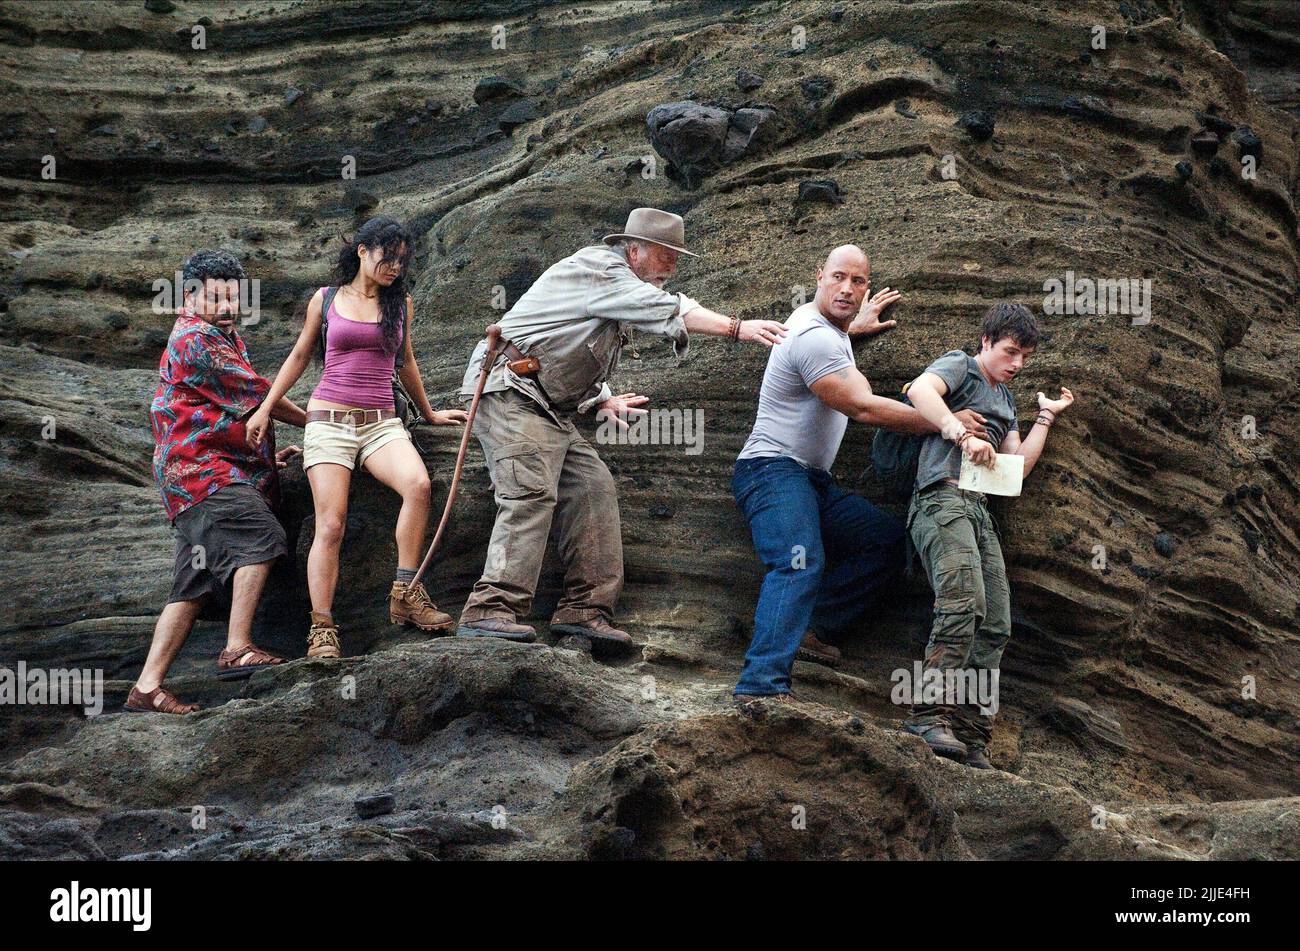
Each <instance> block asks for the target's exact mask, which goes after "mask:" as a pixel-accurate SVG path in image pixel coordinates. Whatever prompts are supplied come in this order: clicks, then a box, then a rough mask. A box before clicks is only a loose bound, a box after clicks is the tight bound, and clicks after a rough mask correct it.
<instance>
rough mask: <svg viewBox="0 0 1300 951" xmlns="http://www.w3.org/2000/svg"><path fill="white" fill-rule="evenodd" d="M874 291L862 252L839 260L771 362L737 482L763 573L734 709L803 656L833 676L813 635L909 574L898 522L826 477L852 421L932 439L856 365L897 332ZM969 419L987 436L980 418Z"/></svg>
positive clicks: (832, 259) (831, 628) (775, 687)
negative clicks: (865, 350) (862, 343)
mask: <svg viewBox="0 0 1300 951" xmlns="http://www.w3.org/2000/svg"><path fill="white" fill-rule="evenodd" d="M870 280H871V265H870V262H869V261H868V260H867V256H866V255H865V254H863V253H862V251H861V250H860V249H858V248H855V247H853V246H852V245H846V246H844V247H842V248H836V249H835V250H834V251H832V252H831V254H830V256H829V257H828V258H827V259H826V263H825V264H823V265H822V267H821V268H819V269H818V271H817V293H816V295H815V296H814V298H813V300H812V301H811V302H810V303H808V304H805V305H804V306H803V307H800V308H799V309H798V310H796V311H795V312H794V313H793V314H791V315H790V318H789V320H787V321H786V328H787V333H786V336H785V339H784V340H783V341H782V342H781V343H779V344H778V345H777V346H775V347H773V348H772V351H771V354H770V355H769V357H768V362H767V370H766V372H764V374H763V385H762V388H761V390H760V391H759V399H758V417H757V419H756V420H755V422H754V429H753V432H751V433H750V436H749V439H748V441H747V442H746V443H745V448H744V450H743V451H742V452H741V454H740V457H739V458H738V459H737V460H736V469H735V474H734V475H733V477H732V483H731V486H732V493H733V494H734V496H735V498H736V504H737V505H738V506H739V507H740V510H741V511H742V512H743V513H744V515H745V520H746V521H747V522H748V523H749V528H750V532H751V533H752V535H753V538H754V547H755V549H756V550H757V551H758V555H759V557H760V558H761V559H762V560H763V563H764V564H765V565H766V566H767V568H768V572H767V576H766V577H765V578H764V580H763V589H762V593H761V594H760V595H759V601H758V608H757V610H756V611H755V614H754V636H753V639H752V641H751V643H750V647H749V651H748V652H747V653H746V655H745V668H744V671H743V672H742V673H741V676H740V682H739V683H737V685H736V696H737V698H747V697H755V696H759V697H762V696H774V695H783V694H787V693H789V692H790V671H791V668H792V667H793V665H794V659H795V656H796V654H800V655H801V656H803V657H805V658H807V659H809V660H814V661H817V662H820V663H828V664H830V665H831V666H834V664H835V663H836V662H837V660H838V656H839V652H838V651H837V650H836V649H835V648H833V647H831V646H830V645H828V644H826V643H823V642H822V640H821V639H820V638H818V637H817V634H816V633H814V628H815V630H816V632H823V633H832V632H838V631H841V630H843V629H844V628H846V627H847V626H848V625H849V624H850V623H852V622H853V621H854V620H856V619H857V618H858V617H859V616H860V615H861V614H862V613H863V611H864V610H865V609H866V608H867V607H869V606H870V604H871V603H872V601H873V600H874V598H875V596H876V595H877V594H879V593H880V592H881V591H883V590H885V589H887V588H888V586H889V584H890V582H891V580H892V579H893V577H894V576H895V575H896V573H897V571H898V570H899V568H900V567H901V565H902V551H903V549H902V542H903V525H902V523H901V522H900V521H899V520H898V519H897V518H895V517H894V516H892V515H890V514H889V513H888V512H885V511H882V510H881V509H878V508H876V507H875V506H874V505H872V504H871V503H870V502H868V501H867V500H866V499H864V498H862V497H861V496H860V495H855V494H853V493H851V492H845V491H844V490H843V489H841V488H840V487H839V486H837V485H836V484H835V483H834V480H833V479H832V478H831V474H830V468H831V465H832V464H833V463H834V461H835V453H836V452H837V451H838V450H839V447H840V440H841V439H843V437H844V430H845V428H846V427H847V426H848V421H849V420H850V419H855V420H857V421H859V422H864V423H870V424H872V425H874V426H884V427H886V428H889V429H895V430H900V431H902V432H911V433H918V434H919V433H928V432H933V431H934V430H935V429H936V427H935V426H934V425H933V424H932V423H929V422H927V421H926V420H925V419H924V417H922V416H921V415H920V413H918V412H917V411H916V410H915V409H913V408H912V407H910V406H907V405H905V404H903V403H900V402H898V401H896V400H891V399H888V398H886V397H881V396H876V395H875V394H874V393H872V392H871V385H870V384H869V383H868V382H867V378H866V377H864V376H863V375H862V374H861V372H859V370H858V368H857V366H856V365H855V364H854V361H853V350H852V348H851V347H850V344H849V338H850V337H851V336H853V335H855V334H871V333H875V332H877V331H879V330H884V329H888V328H889V327H890V326H892V325H893V321H888V322H886V323H884V324H882V323H881V322H880V319H879V315H880V311H881V310H883V309H884V308H885V307H887V306H889V304H891V303H893V302H894V300H896V299H897V298H898V297H899V294H898V292H897V291H893V292H891V291H890V290H889V288H885V289H884V290H883V291H881V292H880V293H878V294H876V295H875V296H874V297H872V298H870V299H869V300H868V297H867V292H868V288H869V286H870ZM966 420H970V421H971V427H972V429H973V430H976V431H979V432H983V429H982V427H979V426H978V425H977V424H976V423H975V415H974V414H971V413H965V414H964V415H963V422H965V421H966ZM746 702H748V701H746Z"/></svg>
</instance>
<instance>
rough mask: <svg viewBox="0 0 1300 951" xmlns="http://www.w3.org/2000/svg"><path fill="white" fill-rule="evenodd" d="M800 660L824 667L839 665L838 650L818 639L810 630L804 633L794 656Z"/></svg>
mask: <svg viewBox="0 0 1300 951" xmlns="http://www.w3.org/2000/svg"><path fill="white" fill-rule="evenodd" d="M795 656H796V657H798V658H799V659H800V660H806V661H809V662H811V663H814V664H821V665H823V666H825V667H838V666H839V665H840V649H839V648H838V647H835V646H833V645H831V644H827V643H826V642H825V641H823V640H821V639H819V638H818V637H817V635H816V634H815V633H813V631H812V630H808V631H805V632H804V635H803V643H802V644H800V645H799V651H798V653H796V654H795Z"/></svg>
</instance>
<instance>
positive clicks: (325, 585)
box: [248, 217, 465, 657]
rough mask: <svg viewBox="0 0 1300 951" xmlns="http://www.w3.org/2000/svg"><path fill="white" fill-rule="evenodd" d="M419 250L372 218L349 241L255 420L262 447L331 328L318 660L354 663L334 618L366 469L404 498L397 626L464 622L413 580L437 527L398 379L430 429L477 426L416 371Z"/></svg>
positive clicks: (309, 442)
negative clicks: (350, 522) (352, 509)
mask: <svg viewBox="0 0 1300 951" xmlns="http://www.w3.org/2000/svg"><path fill="white" fill-rule="evenodd" d="M413 244H414V242H413V241H412V239H411V235H410V233H409V232H408V231H407V230H406V229H405V228H404V227H402V225H400V224H398V223H397V222H396V221H394V220H393V219H392V218H385V217H380V218H372V219H370V220H369V221H367V222H366V223H365V224H364V225H362V226H361V228H360V229H359V230H358V231H357V233H356V234H355V235H354V236H353V237H352V238H351V239H347V240H345V241H344V243H343V247H342V248H341V249H340V251H339V257H338V261H337V262H336V264H335V267H334V284H333V285H332V286H330V287H322V288H321V289H320V290H318V291H317V292H316V294H315V295H314V296H313V297H312V299H311V303H310V304H308V305H307V320H306V322H305V323H304V324H303V328H302V333H300V334H299V335H298V342H297V343H296V344H294V348H293V352H292V353H290V354H289V357H288V359H286V360H285V361H284V365H283V366H281V367H280V372H279V373H277V374H276V377H275V382H274V383H273V384H272V386H271V390H270V392H269V393H268V394H267V397H266V399H265V400H264V401H263V403H262V405H261V406H260V407H259V408H258V410H257V412H255V413H254V414H253V415H252V416H251V417H250V418H249V421H248V438H249V441H250V442H251V443H253V444H257V443H260V442H261V440H262V438H263V436H264V434H265V432H266V430H267V427H268V426H270V413H269V412H268V408H269V407H271V406H274V405H275V404H276V403H277V401H278V400H279V399H280V397H282V396H284V395H285V394H286V393H288V392H289V390H290V388H292V387H293V385H294V384H295V383H297V382H298V379H299V377H301V376H302V374H303V372H304V371H305V370H306V369H307V365H308V364H309V363H310V362H311V358H312V354H313V353H315V352H316V350H317V347H318V345H319V341H320V339H321V334H322V328H323V330H324V337H325V348H324V350H325V371H324V373H323V374H322V375H321V378H320V382H319V383H317V384H316V389H315V390H314V391H313V393H312V395H311V400H310V401H309V402H308V403H307V429H306V431H305V433H304V453H303V466H304V467H305V468H306V469H307V481H308V482H309V483H310V484H311V492H312V500H313V502H314V504H315V509H316V524H315V533H314V537H313V538H312V545H311V554H310V555H309V556H308V558H307V586H308V588H309V590H310V593H311V608H312V610H311V631H310V633H309V635H308V638H307V644H308V646H307V655H308V656H309V657H340V656H341V655H342V649H341V645H340V644H339V639H338V627H337V626H336V625H335V624H334V619H333V613H332V612H333V605H334V589H335V587H336V585H337V583H338V574H339V548H340V546H341V545H342V543H343V529H344V526H345V525H346V523H347V515H348V490H349V488H350V487H351V484H352V472H353V470H354V469H355V467H356V466H357V465H360V466H361V467H362V468H364V469H365V470H366V471H367V472H369V473H370V474H371V475H372V476H374V477H375V478H376V479H377V480H379V481H380V482H382V483H383V484H384V485H386V486H388V487H389V488H391V489H393V490H394V491H395V492H397V493H398V494H400V495H401V497H402V508H401V511H400V512H399V513H398V516H397V578H396V580H394V582H393V587H392V590H391V591H390V592H389V601H388V613H389V618H390V620H392V622H393V623H394V624H414V625H415V626H417V627H419V628H421V629H423V630H426V631H433V630H445V629H447V628H450V627H451V624H452V619H451V618H450V617H449V616H448V615H446V614H443V613H442V612H441V611H439V610H438V607H437V605H435V604H434V603H433V601H431V600H430V599H429V595H428V593H427V592H426V591H425V590H424V585H423V584H416V585H411V584H410V581H411V580H412V579H413V578H414V576H415V571H416V568H417V567H418V566H419V563H420V557H421V555H422V554H423V547H424V535H425V531H426V529H427V527H428V521H429V473H428V470H427V469H426V468H425V465H424V460H423V459H422V458H421V457H420V454H419V453H418V452H417V451H416V449H415V446H414V444H413V443H412V442H411V438H410V434H409V433H407V431H406V428H405V427H404V426H403V425H402V421H401V420H400V419H398V418H397V417H396V414H395V413H394V406H393V376H394V371H396V374H397V377H398V378H399V379H400V380H401V382H402V385H403V386H404V387H405V388H406V391H407V392H408V393H410V394H411V398H412V399H413V401H414V402H415V404H416V406H417V407H418V408H419V410H420V415H421V416H423V417H424V418H425V419H427V420H428V421H429V422H430V423H432V424H434V425H435V426H460V425H463V424H464V422H465V413H464V411H463V410H444V411H442V412H439V411H437V410H435V409H434V408H433V407H432V406H431V405H429V398H428V396H427V395H426V394H425V392H424V382H423V381H422V380H421V379H420V370H419V368H418V367H417V366H416V363H415V353H414V352H413V350H412V349H411V312H412V303H411V298H410V297H408V296H407V293H406V269H407V266H408V264H409V262H410V258H411V249H412V245H413ZM327 300H328V307H326V301H327Z"/></svg>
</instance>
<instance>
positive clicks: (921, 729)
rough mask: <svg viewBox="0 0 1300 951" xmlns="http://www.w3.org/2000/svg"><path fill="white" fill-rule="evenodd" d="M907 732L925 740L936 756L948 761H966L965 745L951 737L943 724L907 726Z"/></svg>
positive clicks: (950, 732)
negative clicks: (945, 758)
mask: <svg viewBox="0 0 1300 951" xmlns="http://www.w3.org/2000/svg"><path fill="white" fill-rule="evenodd" d="M907 732H908V733H915V734H916V735H917V736H919V737H920V738H921V739H923V740H925V742H926V745H927V746H929V747H930V749H931V750H933V751H934V754H935V755H936V756H945V757H947V758H948V759H955V760H962V761H963V762H964V761H965V759H966V744H965V743H963V742H962V741H961V740H959V739H957V737H955V736H953V734H952V730H951V729H949V728H948V726H947V724H944V723H932V724H929V725H924V724H922V725H917V724H912V723H909V724H907Z"/></svg>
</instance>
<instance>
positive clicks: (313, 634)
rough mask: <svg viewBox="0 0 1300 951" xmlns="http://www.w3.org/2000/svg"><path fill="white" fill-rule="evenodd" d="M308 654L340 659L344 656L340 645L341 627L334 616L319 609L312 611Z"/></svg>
mask: <svg viewBox="0 0 1300 951" xmlns="http://www.w3.org/2000/svg"><path fill="white" fill-rule="evenodd" d="M307 656H308V657H312V658H318V659H320V658H323V659H325V660H338V659H339V658H340V657H342V656H343V651H342V650H341V649H340V647H339V629H338V625H336V624H335V623H334V618H332V617H331V616H330V615H328V614H321V613H319V612H317V611H312V612H311V630H310V631H308V632H307Z"/></svg>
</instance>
